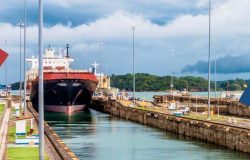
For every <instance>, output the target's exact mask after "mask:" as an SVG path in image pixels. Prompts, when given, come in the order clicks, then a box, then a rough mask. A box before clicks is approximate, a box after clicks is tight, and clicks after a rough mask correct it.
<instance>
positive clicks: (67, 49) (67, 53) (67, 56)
mask: <svg viewBox="0 0 250 160" xmlns="http://www.w3.org/2000/svg"><path fill="white" fill-rule="evenodd" d="M69 48H70V47H69V44H67V46H66V58H69V57H70V56H69Z"/></svg>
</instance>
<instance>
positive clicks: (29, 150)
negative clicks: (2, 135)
mask: <svg viewBox="0 0 250 160" xmlns="http://www.w3.org/2000/svg"><path fill="white" fill-rule="evenodd" d="M7 156H8V160H16V159H18V160H38V159H39V150H38V147H10V148H8V151H7ZM44 159H45V160H49V158H48V156H47V155H46V154H45V156H44Z"/></svg>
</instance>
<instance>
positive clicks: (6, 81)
mask: <svg viewBox="0 0 250 160" xmlns="http://www.w3.org/2000/svg"><path fill="white" fill-rule="evenodd" d="M4 42H5V50H6V52H8V40H5V41H4ZM7 89H8V64H7V60H6V62H5V91H6V92H5V96H6V98H7V95H8V93H7Z"/></svg>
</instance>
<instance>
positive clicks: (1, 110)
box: [0, 104, 5, 115]
mask: <svg viewBox="0 0 250 160" xmlns="http://www.w3.org/2000/svg"><path fill="white" fill-rule="evenodd" d="M4 107H5V105H4V104H0V115H1V114H2V113H3V111H4Z"/></svg>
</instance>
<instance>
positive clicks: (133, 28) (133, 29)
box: [132, 26, 135, 107]
mask: <svg viewBox="0 0 250 160" xmlns="http://www.w3.org/2000/svg"><path fill="white" fill-rule="evenodd" d="M132 31H133V107H135V27H134V26H133V27H132Z"/></svg>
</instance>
